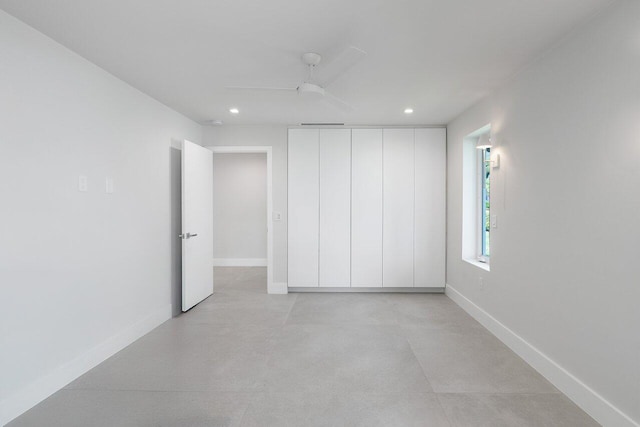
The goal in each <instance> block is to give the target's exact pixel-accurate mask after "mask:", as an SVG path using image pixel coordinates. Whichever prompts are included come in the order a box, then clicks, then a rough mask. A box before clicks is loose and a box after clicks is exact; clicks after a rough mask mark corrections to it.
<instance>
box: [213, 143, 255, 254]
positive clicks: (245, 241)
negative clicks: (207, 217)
mask: <svg viewBox="0 0 640 427" xmlns="http://www.w3.org/2000/svg"><path fill="white" fill-rule="evenodd" d="M213 200H214V206H213V226H214V228H213V256H214V258H215V259H217V260H230V259H253V260H262V261H263V262H266V258H267V155H266V154H260V153H247V154H220V153H218V154H214V155H213ZM265 265H266V264H265Z"/></svg>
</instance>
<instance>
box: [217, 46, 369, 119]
mask: <svg viewBox="0 0 640 427" xmlns="http://www.w3.org/2000/svg"><path fill="white" fill-rule="evenodd" d="M366 54H367V53H366V52H365V51H363V50H361V49H358V48H357V47H354V46H349V47H348V48H346V49H344V50H343V51H342V52H341V53H340V54H339V55H337V56H336V57H334V58H333V59H332V60H331V61H329V62H327V64H326V65H323V66H322V67H320V70H319V71H320V72H321V77H320V79H318V78H317V77H316V76H315V75H314V71H315V70H316V67H317V66H318V65H319V64H320V62H321V61H322V56H321V55H320V54H318V53H314V52H307V53H304V54H302V58H301V59H302V62H303V63H304V64H305V65H306V66H307V77H306V79H305V80H303V81H302V82H301V83H299V84H298V85H297V86H295V87H269V86H227V89H232V90H256V91H257V90H260V91H263V90H266V91H290V92H297V93H298V94H299V95H304V96H314V97H317V98H321V99H324V100H326V101H328V102H329V103H330V104H332V105H334V106H336V107H338V108H340V109H345V110H353V107H352V106H351V105H350V104H349V103H347V102H346V101H344V100H342V99H340V98H338V97H337V96H335V95H333V94H332V93H331V92H329V91H327V90H326V87H327V86H328V85H329V84H331V83H332V82H333V81H334V80H336V79H337V78H338V77H340V76H341V75H342V74H344V73H345V72H346V71H347V70H348V69H349V68H351V67H352V66H353V65H355V64H356V63H357V62H359V61H360V60H362V59H363V58H364V57H365V55H366Z"/></svg>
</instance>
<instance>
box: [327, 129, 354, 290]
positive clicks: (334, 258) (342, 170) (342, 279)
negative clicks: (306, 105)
mask: <svg viewBox="0 0 640 427" xmlns="http://www.w3.org/2000/svg"><path fill="white" fill-rule="evenodd" d="M350 234H351V129H322V130H320V246H319V248H320V255H319V256H320V286H325V287H349V286H350V282H351V261H350V258H351V241H350V240H351V239H350Z"/></svg>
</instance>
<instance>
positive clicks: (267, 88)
mask: <svg viewBox="0 0 640 427" xmlns="http://www.w3.org/2000/svg"><path fill="white" fill-rule="evenodd" d="M225 89H229V90H289V91H291V90H293V91H296V90H298V88H295V87H269V86H227V87H225Z"/></svg>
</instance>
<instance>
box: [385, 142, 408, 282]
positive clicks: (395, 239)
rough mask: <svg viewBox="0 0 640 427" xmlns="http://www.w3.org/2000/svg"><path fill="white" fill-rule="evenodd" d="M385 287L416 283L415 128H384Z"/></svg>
mask: <svg viewBox="0 0 640 427" xmlns="http://www.w3.org/2000/svg"><path fill="white" fill-rule="evenodd" d="M383 162H384V164H383V171H384V175H383V179H384V185H383V188H384V190H383V197H384V202H383V206H384V212H383V218H384V219H383V240H382V242H383V255H382V259H383V269H382V274H383V279H382V285H383V286H384V287H403V288H404V287H407V288H408V287H413V238H414V223H413V221H414V179H415V176H414V130H413V129H384V130H383Z"/></svg>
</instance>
